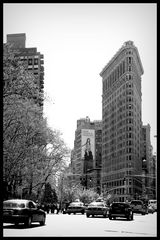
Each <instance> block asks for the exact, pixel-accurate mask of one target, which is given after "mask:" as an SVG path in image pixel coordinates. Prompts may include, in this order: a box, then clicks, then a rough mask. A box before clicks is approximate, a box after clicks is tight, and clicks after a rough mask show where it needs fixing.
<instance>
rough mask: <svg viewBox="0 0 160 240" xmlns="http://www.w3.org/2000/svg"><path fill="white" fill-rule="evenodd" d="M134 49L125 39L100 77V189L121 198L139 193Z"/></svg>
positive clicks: (137, 75)
mask: <svg viewBox="0 0 160 240" xmlns="http://www.w3.org/2000/svg"><path fill="white" fill-rule="evenodd" d="M142 74H143V67H142V63H141V60H140V56H139V53H138V50H137V48H136V47H135V45H134V43H133V42H132V41H127V42H125V43H124V44H123V46H122V47H121V48H120V49H119V50H118V52H117V53H116V54H115V55H114V56H113V58H112V59H111V60H110V61H109V63H108V64H107V65H106V66H105V67H104V68H103V70H102V71H101V73H100V76H101V77H102V85H103V89H102V188H103V192H104V194H107V193H110V195H112V196H114V198H115V199H117V200H119V201H124V200H126V199H127V198H128V199H129V198H135V197H136V196H137V195H141V193H142V180H141V177H139V176H137V175H141V173H142V161H141V159H142V158H141V129H142V121H141V102H142V99H141V96H142V93H141V75H142Z"/></svg>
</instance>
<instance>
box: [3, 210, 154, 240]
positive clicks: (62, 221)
mask: <svg viewBox="0 0 160 240" xmlns="http://www.w3.org/2000/svg"><path fill="white" fill-rule="evenodd" d="M3 236H4V237H30V236H33V237H34V236H36V237H69V236H71V237H73V236H75V237H76V236H77V237H87V236H88V237H89V236H99V237H100V236H101V237H102V236H103V237H104V236H110V237H115V236H116V237H117V236H118V237H129V236H130V237H157V213H154V214H148V215H140V214H135V215H134V220H133V221H127V220H126V219H120V218H119V219H116V220H109V219H108V218H103V217H94V218H92V217H90V218H87V217H86V215H85V214H84V215H81V214H76V215H72V214H71V215H68V214H61V213H60V214H47V217H46V224H45V226H40V225H39V223H33V224H32V226H31V228H26V227H25V226H24V225H23V224H21V225H19V226H15V225H13V224H3Z"/></svg>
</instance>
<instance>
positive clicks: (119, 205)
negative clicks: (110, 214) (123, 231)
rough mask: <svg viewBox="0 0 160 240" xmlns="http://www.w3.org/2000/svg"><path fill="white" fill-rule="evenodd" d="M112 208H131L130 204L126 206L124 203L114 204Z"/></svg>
mask: <svg viewBox="0 0 160 240" xmlns="http://www.w3.org/2000/svg"><path fill="white" fill-rule="evenodd" d="M112 207H113V208H114V207H115V208H124V207H129V205H128V204H124V203H113V204H112Z"/></svg>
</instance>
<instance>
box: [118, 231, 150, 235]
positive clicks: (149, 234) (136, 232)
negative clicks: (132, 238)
mask: <svg viewBox="0 0 160 240" xmlns="http://www.w3.org/2000/svg"><path fill="white" fill-rule="evenodd" d="M121 233H133V234H142V235H152V234H151V233H140V232H127V231H121Z"/></svg>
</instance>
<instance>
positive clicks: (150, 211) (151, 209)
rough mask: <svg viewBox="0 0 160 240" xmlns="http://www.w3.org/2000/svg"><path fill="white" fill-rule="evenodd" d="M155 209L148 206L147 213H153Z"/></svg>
mask: <svg viewBox="0 0 160 240" xmlns="http://www.w3.org/2000/svg"><path fill="white" fill-rule="evenodd" d="M154 212H155V209H154V207H153V206H152V205H148V213H154Z"/></svg>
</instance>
